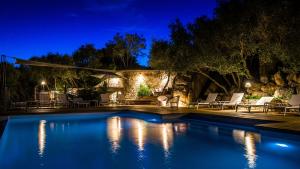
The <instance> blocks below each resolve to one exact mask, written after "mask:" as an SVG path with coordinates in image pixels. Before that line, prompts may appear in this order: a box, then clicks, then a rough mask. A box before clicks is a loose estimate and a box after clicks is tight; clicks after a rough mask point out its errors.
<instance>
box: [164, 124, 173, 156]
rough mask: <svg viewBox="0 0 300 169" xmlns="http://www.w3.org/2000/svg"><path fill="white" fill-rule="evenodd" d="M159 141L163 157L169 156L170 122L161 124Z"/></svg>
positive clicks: (171, 133)
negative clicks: (163, 153)
mask: <svg viewBox="0 0 300 169" xmlns="http://www.w3.org/2000/svg"><path fill="white" fill-rule="evenodd" d="M161 141H162V146H163V149H164V151H165V157H168V156H169V149H170V147H171V146H172V144H173V126H172V124H162V126H161Z"/></svg>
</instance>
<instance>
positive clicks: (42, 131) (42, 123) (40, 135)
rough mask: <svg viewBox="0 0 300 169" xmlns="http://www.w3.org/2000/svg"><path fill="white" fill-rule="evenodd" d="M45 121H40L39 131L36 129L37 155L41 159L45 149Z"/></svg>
mask: <svg viewBox="0 0 300 169" xmlns="http://www.w3.org/2000/svg"><path fill="white" fill-rule="evenodd" d="M46 123H47V121H46V120H40V122H39V129H38V147H39V151H38V154H39V156H40V157H43V155H44V152H45V147H46V137H47V134H46Z"/></svg>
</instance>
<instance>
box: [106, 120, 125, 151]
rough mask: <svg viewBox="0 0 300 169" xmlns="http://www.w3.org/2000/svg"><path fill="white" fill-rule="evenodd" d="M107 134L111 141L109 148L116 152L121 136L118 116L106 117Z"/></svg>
mask: <svg viewBox="0 0 300 169" xmlns="http://www.w3.org/2000/svg"><path fill="white" fill-rule="evenodd" d="M107 136H108V139H109V140H110V143H111V150H112V152H113V153H116V152H117V151H118V149H119V148H120V139H121V137H122V124H121V118H120V117H112V118H109V119H107Z"/></svg>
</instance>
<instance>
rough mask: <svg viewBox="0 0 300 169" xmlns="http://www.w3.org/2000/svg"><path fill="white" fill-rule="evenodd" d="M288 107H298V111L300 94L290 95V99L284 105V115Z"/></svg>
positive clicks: (299, 109) (299, 108)
mask: <svg viewBox="0 0 300 169" xmlns="http://www.w3.org/2000/svg"><path fill="white" fill-rule="evenodd" d="M290 109H298V111H299V112H300V94H297V95H292V97H291V99H290V100H289V102H288V105H286V106H284V116H285V114H286V112H287V111H288V110H290Z"/></svg>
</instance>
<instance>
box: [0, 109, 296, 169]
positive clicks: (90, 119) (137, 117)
mask: <svg viewBox="0 0 300 169" xmlns="http://www.w3.org/2000/svg"><path fill="white" fill-rule="evenodd" d="M0 168H1V169H15V168H16V169H17V168H22V169H27V168H28V169H35V168H49V169H50V168H51V169H60V168H64V169H94V168H95V169H100V168H103V169H118V168H120V169H135V168H137V169H144V168H145V169H168V168H170V169H196V168H197V169H199V168H201V169H247V168H251V169H254V168H256V169H299V168H300V143H299V142H298V139H297V138H292V139H291V138H289V139H285V136H282V135H280V137H272V136H270V135H269V134H261V133H259V132H257V131H255V130H252V129H241V128H240V127H238V126H226V125H223V124H217V123H216V124H211V123H207V122H201V121H195V120H181V121H178V120H177V121H176V122H163V121H162V120H161V119H160V118H159V116H155V115H146V114H138V113H133V112H132V113H128V112H127V113H101V114H76V115H41V116H23V117H11V118H10V119H9V121H8V122H7V126H6V128H5V130H4V133H3V135H2V137H1V139H0Z"/></svg>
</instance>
